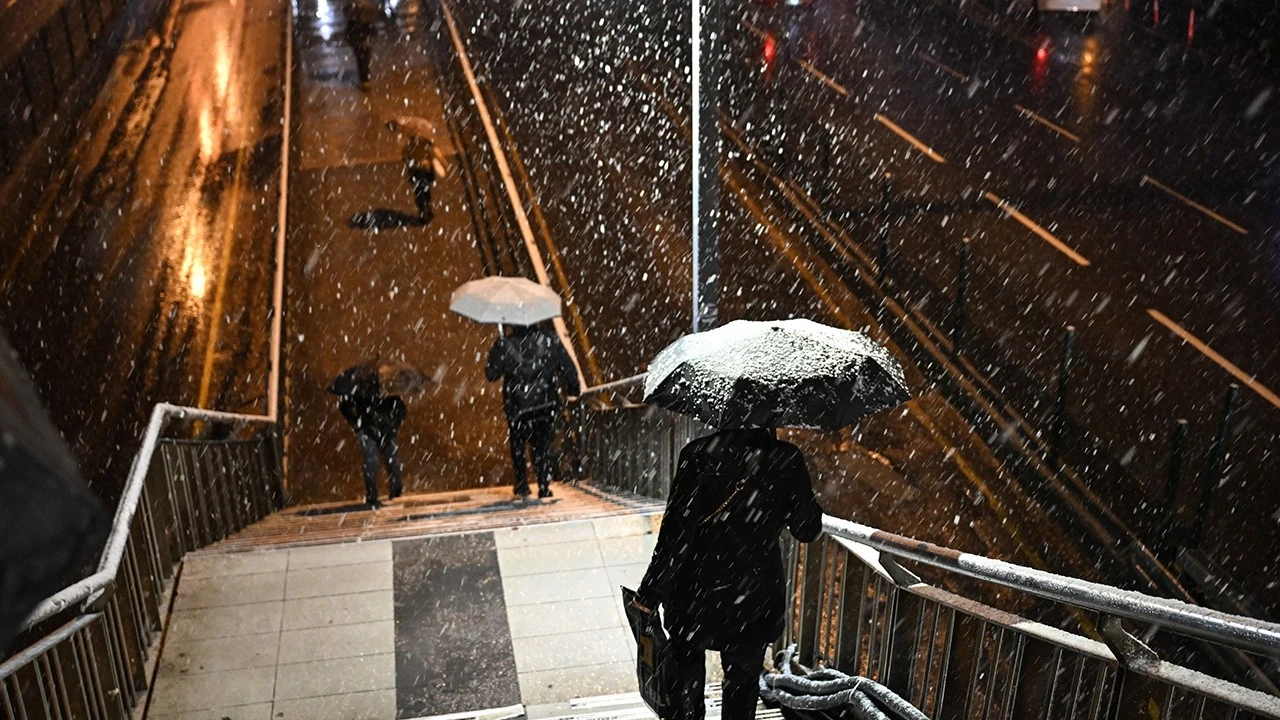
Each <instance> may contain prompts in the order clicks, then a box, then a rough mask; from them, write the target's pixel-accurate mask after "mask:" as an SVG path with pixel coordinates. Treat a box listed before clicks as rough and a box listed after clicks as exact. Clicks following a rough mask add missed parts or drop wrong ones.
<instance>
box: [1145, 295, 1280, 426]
mask: <svg viewBox="0 0 1280 720" xmlns="http://www.w3.org/2000/svg"><path fill="white" fill-rule="evenodd" d="M1147 314H1148V315H1150V316H1151V317H1152V318H1154V319H1155V321H1156V322H1158V323H1160V324H1161V325H1163V326H1165V327H1166V328H1168V329H1169V330H1171V331H1172V332H1173V334H1175V335H1177V336H1178V337H1180V338H1182V339H1183V340H1184V341H1185V342H1186V343H1187V344H1189V345H1191V347H1194V348H1195V349H1197V350H1199V351H1200V352H1201V353H1203V354H1204V355H1205V357H1207V358H1209V359H1210V360H1212V361H1214V362H1216V363H1217V364H1218V365H1219V366H1220V367H1221V368H1222V369H1223V370H1226V371H1227V372H1229V373H1231V374H1232V375H1234V376H1235V378H1236V379H1237V380H1239V381H1240V382H1242V383H1244V384H1245V385H1246V386H1247V387H1248V388H1249V389H1250V390H1252V391H1254V392H1256V393H1258V395H1260V396H1262V399H1263V400H1266V401H1267V402H1269V403H1271V404H1272V405H1275V406H1276V407H1278V408H1280V396H1277V395H1276V394H1275V393H1274V392H1272V391H1271V389H1270V388H1268V387H1267V386H1266V385H1263V384H1262V383H1260V382H1258V381H1257V380H1255V379H1254V378H1253V376H1252V375H1249V374H1248V373H1246V372H1245V371H1243V370H1241V369H1240V368H1238V367H1236V365H1235V363H1232V362H1231V361H1230V360H1228V359H1226V358H1224V357H1222V356H1221V355H1219V354H1218V353H1217V351H1215V350H1214V349H1213V348H1211V347H1209V345H1208V344H1207V343H1205V341H1203V340H1201V339H1200V338H1198V337H1196V336H1195V335H1192V334H1191V333H1190V332H1189V331H1188V330H1187V329H1186V328H1184V327H1182V326H1181V325H1179V324H1178V323H1176V322H1174V321H1172V320H1170V319H1169V316H1167V315H1165V314H1164V313H1162V312H1160V311H1159V310H1156V309H1155V308H1148V309H1147Z"/></svg>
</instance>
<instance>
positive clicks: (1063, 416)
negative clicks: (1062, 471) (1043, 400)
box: [1049, 325, 1076, 465]
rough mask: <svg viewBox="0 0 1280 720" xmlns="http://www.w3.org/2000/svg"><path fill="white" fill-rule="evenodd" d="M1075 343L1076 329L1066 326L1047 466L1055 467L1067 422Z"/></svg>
mask: <svg viewBox="0 0 1280 720" xmlns="http://www.w3.org/2000/svg"><path fill="white" fill-rule="evenodd" d="M1075 343H1076V328H1075V326H1074V325H1068V326H1067V329H1066V331H1065V332H1063V334H1062V361H1061V362H1060V363H1059V365H1058V397H1057V400H1056V401H1055V402H1054V406H1053V422H1052V424H1051V425H1050V430H1049V432H1050V440H1049V442H1050V445H1049V464H1050V465H1057V464H1058V458H1059V456H1060V454H1061V452H1062V435H1063V431H1064V427H1065V425H1066V422H1067V391H1068V389H1069V388H1070V380H1071V356H1072V351H1073V350H1074V347H1075Z"/></svg>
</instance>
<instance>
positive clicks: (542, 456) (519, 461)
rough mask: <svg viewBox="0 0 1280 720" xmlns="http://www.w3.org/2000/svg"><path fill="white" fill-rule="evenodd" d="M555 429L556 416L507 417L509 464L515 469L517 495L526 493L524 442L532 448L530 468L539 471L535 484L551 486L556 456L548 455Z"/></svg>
mask: <svg viewBox="0 0 1280 720" xmlns="http://www.w3.org/2000/svg"><path fill="white" fill-rule="evenodd" d="M554 431H555V415H550V414H547V415H537V416H534V417H531V418H527V419H515V418H508V419H507V432H508V437H509V438H510V440H511V465H512V470H514V471H515V490H516V494H517V495H521V496H524V495H528V494H529V473H528V470H527V469H526V467H527V466H526V455H525V445H529V446H530V449H531V450H532V451H533V467H534V470H535V471H536V472H537V474H538V487H539V488H541V489H543V490H545V489H547V488H549V487H550V486H551V478H552V475H554V474H555V459H554V458H553V457H552V456H551V437H552V434H553V433H554Z"/></svg>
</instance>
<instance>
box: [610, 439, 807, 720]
mask: <svg viewBox="0 0 1280 720" xmlns="http://www.w3.org/2000/svg"><path fill="white" fill-rule="evenodd" d="M784 527H785V528H787V529H788V530H790V531H791V534H792V536H794V537H795V538H796V539H797V540H799V541H801V542H812V541H813V540H816V539H817V538H818V536H819V534H821V532H822V508H821V507H820V506H819V505H818V501H817V499H816V497H815V496H814V493H813V487H812V484H811V482H810V480H809V472H808V469H807V468H806V467H805V461H804V456H803V455H802V454H801V453H800V450H799V449H798V448H797V447H796V446H795V445H792V444H791V443H788V442H784V441H781V440H778V439H777V438H776V437H775V436H774V433H773V431H772V430H769V429H764V428H745V429H732V430H722V431H720V432H717V433H715V434H713V435H709V436H707V437H704V438H700V439H698V440H694V441H693V442H690V443H689V444H688V445H685V447H684V449H683V450H681V451H680V461H679V464H678V466H677V469H676V475H675V478H674V479H673V480H672V482H671V492H670V495H669V497H668V499H667V509H666V513H665V515H663V518H662V528H661V530H660V531H659V533H658V543H657V546H656V547H655V548H654V550H653V557H652V559H651V560H650V561H649V568H648V570H647V571H646V572H645V575H644V580H643V581H642V582H641V583H640V588H639V589H638V590H637V593H636V599H635V605H636V607H637V608H638V609H639V610H641V611H643V612H647V613H651V612H653V611H654V610H656V609H657V607H658V606H659V605H662V606H663V607H664V608H665V613H664V616H665V617H664V619H665V624H666V629H667V631H668V634H669V635H670V636H671V642H670V645H669V646H668V651H669V653H670V655H669V661H674V662H675V664H676V667H677V671H676V675H677V677H678V681H677V692H676V697H677V706H678V707H679V711H678V714H677V715H676V717H677V718H680V719H681V720H701V719H702V718H703V716H704V706H703V701H702V698H703V683H704V682H705V679H706V678H705V657H704V655H705V653H706V651H707V650H718V651H720V658H721V661H722V665H723V667H724V718H725V719H726V720H751V718H754V717H755V707H756V700H757V696H758V685H757V676H758V675H759V674H760V669H761V664H762V661H763V656H764V648H765V646H766V645H768V644H769V643H770V642H773V641H774V640H776V639H777V638H778V637H779V636H780V635H781V634H782V629H783V618H784V615H785V603H786V599H785V595H786V586H787V583H786V574H785V572H784V568H783V565H782V549H781V546H780V545H779V534H780V533H781V531H782V529H783V528H784Z"/></svg>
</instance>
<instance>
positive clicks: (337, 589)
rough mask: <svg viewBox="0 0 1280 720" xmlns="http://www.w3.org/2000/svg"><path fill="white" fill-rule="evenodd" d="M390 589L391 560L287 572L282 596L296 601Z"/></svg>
mask: <svg viewBox="0 0 1280 720" xmlns="http://www.w3.org/2000/svg"><path fill="white" fill-rule="evenodd" d="M391 586H392V570H391V561H390V560H379V561H376V562H369V563H362V564H359V565H336V566H329V567H316V568H307V569H304V570H290V571H289V573H288V575H287V576H286V578H285V587H284V597H285V599H286V600H296V599H298V598H307V597H321V596H325V595H343V594H347V593H362V592H369V591H371V590H390V589H391Z"/></svg>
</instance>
